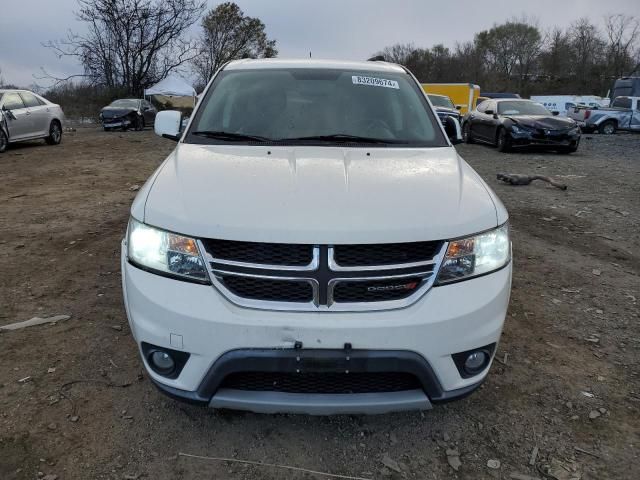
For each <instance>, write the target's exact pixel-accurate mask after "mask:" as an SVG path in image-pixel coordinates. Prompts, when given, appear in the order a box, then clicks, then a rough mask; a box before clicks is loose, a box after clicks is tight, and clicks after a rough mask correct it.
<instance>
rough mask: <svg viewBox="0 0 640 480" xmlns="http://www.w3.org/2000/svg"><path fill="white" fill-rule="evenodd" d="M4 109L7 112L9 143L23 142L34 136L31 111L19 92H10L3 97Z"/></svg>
mask: <svg viewBox="0 0 640 480" xmlns="http://www.w3.org/2000/svg"><path fill="white" fill-rule="evenodd" d="M2 109H3V110H5V111H6V112H7V114H6V115H5V118H6V119H7V128H8V129H9V141H14V140H21V139H25V138H29V137H31V136H32V132H33V125H32V122H31V115H30V114H29V109H28V108H27V107H26V106H25V104H24V102H23V101H22V97H21V96H20V95H18V93H17V92H8V93H5V94H4V95H3V96H2Z"/></svg>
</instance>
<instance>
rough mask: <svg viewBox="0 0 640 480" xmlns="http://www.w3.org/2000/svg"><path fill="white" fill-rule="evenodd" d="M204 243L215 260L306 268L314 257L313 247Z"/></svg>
mask: <svg viewBox="0 0 640 480" xmlns="http://www.w3.org/2000/svg"><path fill="white" fill-rule="evenodd" d="M203 243H204V245H205V248H206V250H207V251H208V252H209V253H210V254H211V256H213V257H214V258H216V259H221V260H232V261H235V262H243V263H256V264H265V265H291V266H305V265H309V264H310V263H311V260H312V257H313V245H304V244H294V243H262V242H235V241H229V240H204V242H203Z"/></svg>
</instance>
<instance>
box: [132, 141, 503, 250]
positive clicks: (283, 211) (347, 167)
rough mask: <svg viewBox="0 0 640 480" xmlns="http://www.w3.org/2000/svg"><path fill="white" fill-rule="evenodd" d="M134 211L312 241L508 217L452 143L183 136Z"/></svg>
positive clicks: (365, 238)
mask: <svg viewBox="0 0 640 480" xmlns="http://www.w3.org/2000/svg"><path fill="white" fill-rule="evenodd" d="M132 215H133V216H134V217H135V218H138V219H143V220H144V222H146V223H147V224H149V225H153V226H157V227H161V228H164V229H167V230H172V231H174V232H179V233H184V234H187V235H191V236H194V237H206V238H220V239H227V240H245V241H262V242H282V243H313V244H317V243H323V244H333V243H383V242H410V241H419V240H436V239H437V240H440V239H447V238H454V237H460V236H463V235H467V234H472V233H476V232H479V231H482V230H486V229H489V228H493V227H495V226H497V225H498V223H502V222H504V221H506V219H507V214H506V211H505V210H504V207H503V206H502V204H501V203H500V201H499V200H497V197H495V194H493V192H491V190H490V189H489V188H488V186H487V185H486V184H485V183H484V182H483V181H482V180H481V179H480V177H479V176H478V174H477V173H476V172H475V171H474V170H473V169H472V168H471V167H469V165H467V164H466V163H465V162H464V161H463V160H462V159H461V158H460V157H459V156H458V155H457V153H456V151H455V149H454V148H453V147H443V148H432V149H399V148H388V149H386V148H372V149H365V148H337V147H335V148H334V147H256V146H226V145H225V146H213V145H193V144H182V143H181V144H179V145H178V146H177V148H176V149H175V150H174V152H173V153H172V154H171V155H170V156H169V157H168V158H167V160H166V161H165V162H164V163H163V165H161V166H160V167H159V169H158V170H157V171H156V174H155V175H154V176H152V177H151V178H150V180H149V181H148V182H147V184H146V185H145V187H144V188H142V189H141V190H140V192H139V194H138V197H137V198H136V201H135V202H134V205H133V207H132Z"/></svg>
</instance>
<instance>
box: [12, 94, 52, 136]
mask: <svg viewBox="0 0 640 480" xmlns="http://www.w3.org/2000/svg"><path fill="white" fill-rule="evenodd" d="M19 95H20V96H21V97H22V101H23V102H24V105H25V107H27V109H28V110H29V115H30V117H31V124H32V126H33V132H32V135H38V136H46V135H48V133H49V117H50V113H49V107H47V105H46V104H45V103H44V102H42V101H41V100H40V99H39V98H38V97H36V96H35V95H34V94H33V93H30V92H20V93H19Z"/></svg>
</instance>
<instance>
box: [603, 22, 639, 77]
mask: <svg viewBox="0 0 640 480" xmlns="http://www.w3.org/2000/svg"><path fill="white" fill-rule="evenodd" d="M604 30H605V34H606V36H607V47H606V48H607V60H608V63H609V69H608V70H609V72H610V73H612V74H613V75H614V76H615V77H621V76H623V75H625V74H628V73H629V72H630V71H631V70H633V67H634V63H635V62H634V54H635V48H636V44H637V42H638V39H639V38H640V22H639V21H638V19H636V18H635V17H632V16H628V15H620V14H618V15H609V16H607V17H605V19H604Z"/></svg>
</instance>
